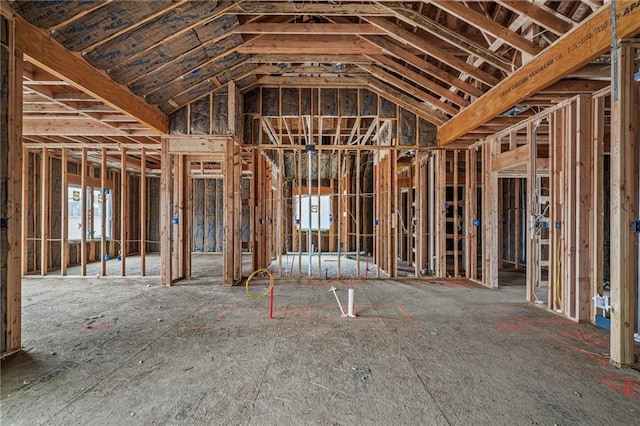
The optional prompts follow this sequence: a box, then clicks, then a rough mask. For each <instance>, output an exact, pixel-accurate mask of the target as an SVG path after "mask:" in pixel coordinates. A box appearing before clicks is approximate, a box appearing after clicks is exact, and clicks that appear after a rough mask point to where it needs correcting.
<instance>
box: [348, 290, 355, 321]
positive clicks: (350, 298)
mask: <svg viewBox="0 0 640 426" xmlns="http://www.w3.org/2000/svg"><path fill="white" fill-rule="evenodd" d="M354 293H355V291H354V289H352V288H350V289H349V291H348V293H347V295H348V296H347V316H348V317H349V318H355V316H356V314H355V313H354V311H353V296H354Z"/></svg>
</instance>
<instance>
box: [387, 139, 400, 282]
mask: <svg viewBox="0 0 640 426" xmlns="http://www.w3.org/2000/svg"><path fill="white" fill-rule="evenodd" d="M397 162H398V151H397V150H396V149H391V150H390V151H389V180H390V181H389V213H390V216H391V217H392V220H391V228H392V229H391V233H392V235H391V239H390V241H391V250H389V252H390V253H391V259H390V263H389V277H390V278H395V277H397V276H398V267H397V266H398V264H397V259H398V244H399V241H398V240H399V238H400V237H399V231H398V215H397V211H398V197H397V195H396V194H397V193H398V173H397V171H396V163H397Z"/></svg>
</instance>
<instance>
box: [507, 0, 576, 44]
mask: <svg viewBox="0 0 640 426" xmlns="http://www.w3.org/2000/svg"><path fill="white" fill-rule="evenodd" d="M496 3H498V4H500V5H501V6H504V7H506V8H507V9H510V10H512V11H514V12H516V13H518V14H524V15H526V16H527V18H529V19H531V20H532V21H533V22H535V23H536V24H538V25H540V26H541V27H543V28H546V29H547V30H549V31H551V32H552V33H554V34H556V35H563V34H564V33H566V32H568V31H570V30H571V28H572V26H571V24H570V23H568V22H565V21H563V20H562V19H560V18H558V17H557V16H555V15H553V14H552V13H550V12H547V11H546V10H544V9H542V8H541V7H540V6H538V5H536V4H534V3H529V2H528V1H522V0H496Z"/></svg>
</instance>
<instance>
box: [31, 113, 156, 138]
mask: <svg viewBox="0 0 640 426" xmlns="http://www.w3.org/2000/svg"><path fill="white" fill-rule="evenodd" d="M22 125H23V128H22V134H23V135H25V136H30V135H31V136H32V135H41V136H56V135H57V136H157V133H156V131H155V130H152V129H148V128H145V129H133V128H119V127H117V126H110V125H106V124H103V123H101V122H100V121H96V120H92V119H89V118H85V117H68V116H62V117H60V118H58V117H53V118H52V117H50V116H24V117H23V119H22Z"/></svg>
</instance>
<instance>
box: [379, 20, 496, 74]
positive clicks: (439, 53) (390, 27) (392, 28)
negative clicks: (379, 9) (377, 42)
mask: <svg viewBox="0 0 640 426" xmlns="http://www.w3.org/2000/svg"><path fill="white" fill-rule="evenodd" d="M366 19H367V20H368V21H369V22H370V23H372V24H373V25H375V26H377V27H380V28H382V29H384V30H385V31H386V32H387V33H388V36H389V37H393V38H395V39H396V40H398V41H399V42H401V43H404V44H406V45H409V46H411V47H413V48H415V49H418V50H419V51H421V52H423V53H425V54H427V55H429V56H431V57H433V58H435V59H437V60H438V61H440V62H444V63H445V64H447V65H449V66H450V67H452V68H455V69H457V70H458V71H460V72H465V73H467V74H468V75H470V76H471V77H473V78H474V79H476V80H479V81H482V82H483V83H485V84H487V85H489V86H493V85H495V84H497V83H498V82H499V80H498V79H497V78H496V77H494V76H492V75H491V74H489V73H487V72H485V71H483V70H481V69H479V68H476V67H474V66H473V65H471V64H468V63H466V62H465V61H463V60H462V59H460V58H458V57H457V56H455V55H452V54H450V53H449V52H446V51H444V50H443V49H440V48H438V47H436V46H434V45H433V43H429V42H428V41H427V40H424V39H422V38H421V37H420V36H418V35H416V34H414V33H412V32H411V31H407V30H405V29H404V28H402V27H400V26H398V25H396V24H395V23H393V22H391V21H389V20H387V19H385V18H378V17H369V18H366ZM369 37H376V38H377V37H379V36H369Z"/></svg>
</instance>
